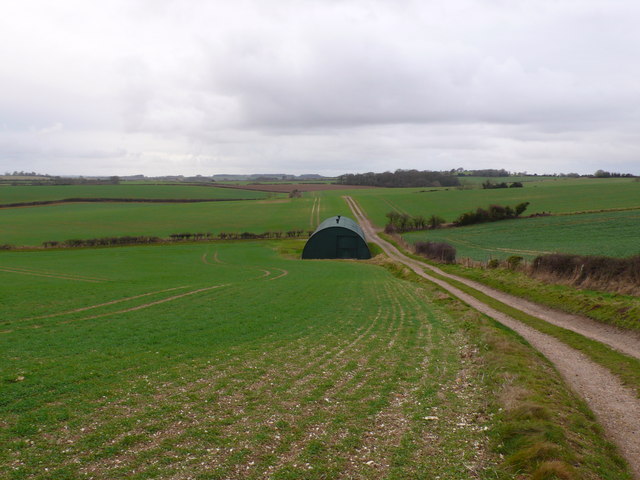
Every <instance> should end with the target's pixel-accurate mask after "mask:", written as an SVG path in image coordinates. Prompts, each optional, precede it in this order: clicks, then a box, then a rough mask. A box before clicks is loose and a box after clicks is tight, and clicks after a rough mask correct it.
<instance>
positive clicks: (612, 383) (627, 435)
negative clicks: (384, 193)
mask: <svg viewBox="0 0 640 480" xmlns="http://www.w3.org/2000/svg"><path fill="white" fill-rule="evenodd" d="M344 198H345V200H346V202H347V204H348V205H349V207H350V208H351V210H352V212H353V214H354V215H355V217H356V219H357V221H358V222H359V223H360V225H361V227H362V228H363V230H364V231H365V233H366V234H367V235H368V237H369V239H370V240H371V241H373V242H375V243H377V244H378V245H379V246H380V247H381V248H382V250H383V251H384V252H385V253H386V254H387V255H388V256H389V257H390V258H392V259H393V260H395V261H397V262H400V263H403V264H404V265H406V266H407V267H409V268H410V269H411V270H413V271H414V272H415V273H416V274H418V275H420V276H421V277H423V278H425V279H427V280H429V281H431V282H433V283H435V284H437V285H439V286H440V287H442V288H443V289H445V290H447V291H448V292H449V293H451V294H453V295H455V296H456V297H458V298H459V299H461V300H462V301H464V302H465V303H467V304H468V305H470V306H472V307H474V308H475V309H477V310H479V311H480V312H482V313H484V314H486V315H488V316H490V317H492V318H493V319H495V320H497V321H498V322H500V323H502V324H503V325H505V326H507V327H509V328H511V329H512V330H514V331H516V332H517V333H518V334H520V335H521V336H522V337H523V338H524V339H525V340H527V341H528V342H529V343H530V344H531V345H532V346H533V347H535V348H536V349H537V350H538V351H540V352H541V353H543V354H544V355H545V356H546V357H547V358H548V359H549V360H550V361H551V362H552V363H553V364H554V365H555V366H556V368H557V369H558V371H559V372H560V373H561V375H562V376H563V377H564V379H565V380H566V381H567V383H568V384H569V385H570V386H571V387H572V388H573V389H575V390H576V391H577V392H578V393H579V394H580V395H581V396H582V397H583V398H584V399H585V401H586V402H587V404H588V405H589V407H590V408H591V409H592V410H593V412H594V413H595V414H596V416H597V417H598V419H599V421H600V422H601V424H602V425H603V427H604V429H605V431H606V433H607V435H608V436H609V437H610V438H611V439H612V440H613V441H614V442H615V443H616V444H617V446H618V447H619V448H620V451H621V453H622V455H623V456H624V457H625V458H626V460H627V461H628V462H629V465H630V467H631V470H632V471H633V472H634V475H635V477H636V478H640V399H638V396H637V395H636V394H635V392H633V391H632V390H631V389H629V388H627V387H625V386H624V385H623V384H622V383H621V381H620V380H619V378H618V377H617V376H615V375H614V374H612V373H611V372H610V371H609V370H607V369H606V368H604V367H602V366H600V365H598V364H596V363H594V362H593V361H591V360H590V359H589V358H587V357H586V355H584V354H583V353H581V352H579V351H578V350H575V349H573V348H571V347H569V346H567V345H566V344H564V343H563V342H561V341H560V340H558V339H556V338H555V337H553V336H551V335H547V334H544V333H541V332H539V331H538V330H535V329H534V328H531V327H529V326H527V325H525V324H523V323H521V322H519V321H518V320H515V319H514V318H512V317H510V316H508V315H506V314H504V313H502V312H499V311H497V310H495V309H493V308H491V307H489V306H487V305H486V304H484V303H483V302H481V301H479V300H477V299H476V298H474V297H473V296H471V295H469V294H467V293H465V292H463V291H462V290H460V289H458V288H456V287H454V286H452V285H450V284H449V283H447V282H446V281H443V280H440V279H438V278H435V277H434V276H431V275H429V274H427V273H425V271H424V270H425V269H427V268H428V269H431V270H434V271H436V272H437V273H438V274H439V275H442V276H445V277H447V278H449V279H451V280H455V281H457V282H461V283H464V284H465V285H468V286H472V287H473V288H477V289H478V290H480V291H482V292H483V293H485V294H487V295H490V296H495V298H498V297H499V300H500V301H502V302H504V303H506V304H508V305H510V306H511V307H514V308H516V309H519V310H521V311H525V312H527V313H529V314H531V315H534V316H539V317H540V318H543V319H545V320H547V321H549V322H552V323H559V324H560V322H561V324H562V325H563V326H565V328H571V329H572V330H575V331H579V333H581V334H582V335H585V336H589V337H590V338H593V339H595V340H598V341H600V342H603V343H606V344H607V345H610V346H612V347H613V348H615V349H617V350H619V351H622V352H625V353H628V354H629V355H632V356H635V357H636V358H638V352H639V351H640V342H639V341H638V339H637V337H636V338H635V339H634V338H633V336H632V335H629V334H627V337H626V338H623V336H621V334H620V332H617V331H614V330H613V329H611V328H610V327H607V326H601V327H598V325H597V324H595V323H593V324H589V326H588V327H586V326H585V325H586V323H585V322H584V320H583V319H581V318H580V317H577V316H573V315H566V314H562V315H558V314H557V312H552V311H551V310H549V309H544V308H542V307H539V306H537V305H535V304H532V303H531V302H525V301H524V300H521V299H519V298H516V297H512V296H507V295H506V294H502V293H500V294H498V293H497V292H495V291H493V290H492V289H489V288H487V287H484V286H482V285H480V284H477V283H476V282H471V281H469V280H467V279H464V278H461V277H457V276H455V275H450V274H446V273H444V272H442V271H441V270H439V269H436V268H435V267H431V266H429V265H426V264H424V263H422V262H418V261H416V260H414V259H411V258H410V257H407V256H406V255H404V254H402V253H401V252H400V251H399V250H398V249H397V248H396V247H394V246H393V245H391V244H390V243H388V242H386V241H384V240H383V239H381V238H380V237H379V236H378V235H377V232H376V230H375V229H374V228H373V226H372V224H371V222H369V220H368V219H367V217H366V216H365V215H364V213H363V212H362V210H361V209H360V207H359V206H358V205H357V204H356V203H355V201H354V200H353V199H352V198H351V197H348V196H345V197H344ZM556 319H557V320H556Z"/></svg>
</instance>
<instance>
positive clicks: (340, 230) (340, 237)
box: [302, 215, 371, 260]
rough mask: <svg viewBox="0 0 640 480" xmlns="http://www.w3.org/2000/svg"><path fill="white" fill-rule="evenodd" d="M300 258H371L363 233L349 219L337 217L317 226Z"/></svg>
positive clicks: (358, 226)
mask: <svg viewBox="0 0 640 480" xmlns="http://www.w3.org/2000/svg"><path fill="white" fill-rule="evenodd" d="M302 258H357V259H362V260H366V259H368V258H371V252H369V247H368V246H367V242H366V240H365V238H364V232H363V231H362V229H361V228H360V225H358V224H357V223H356V222H354V221H353V220H351V219H350V218H347V217H343V216H340V215H338V216H337V217H331V218H327V219H326V220H325V221H324V222H322V223H321V224H320V225H318V228H316V231H315V232H313V235H311V237H309V240H308V241H307V244H306V245H305V246H304V250H303V251H302Z"/></svg>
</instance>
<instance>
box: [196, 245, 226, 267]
mask: <svg viewBox="0 0 640 480" xmlns="http://www.w3.org/2000/svg"><path fill="white" fill-rule="evenodd" d="M200 259H201V260H202V263H204V264H205V265H225V262H223V261H222V260H220V259H219V258H218V251H217V250H216V251H215V252H214V254H213V262H210V261H209V249H207V251H206V252H204V253H203V254H202V257H200Z"/></svg>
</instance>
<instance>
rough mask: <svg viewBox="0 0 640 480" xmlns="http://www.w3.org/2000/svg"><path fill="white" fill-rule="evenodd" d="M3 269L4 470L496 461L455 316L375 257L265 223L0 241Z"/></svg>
mask: <svg viewBox="0 0 640 480" xmlns="http://www.w3.org/2000/svg"><path fill="white" fill-rule="evenodd" d="M0 283H1V284H2V287H3V288H2V303H1V305H2V307H1V309H2V311H1V316H0V318H2V322H1V324H0V344H1V346H0V352H1V356H2V358H1V359H0V369H1V374H0V377H1V378H2V398H1V401H0V419H1V422H0V443H2V445H4V446H5V447H6V448H3V449H2V450H1V451H0V465H1V466H0V472H1V473H0V476H1V477H2V478H84V477H87V478H89V477H92V478H124V477H125V476H126V477H127V478H151V477H157V478H169V477H171V476H174V475H175V476H177V477H180V478H181V476H182V475H185V474H186V473H185V472H188V473H189V476H190V477H189V478H229V477H233V478H262V477H264V476H268V475H271V474H273V475H275V476H276V478H278V477H280V478H301V477H310V478H327V477H331V476H336V475H338V474H340V475H344V474H345V472H349V473H350V474H352V475H353V478H372V477H382V476H384V475H386V474H389V475H394V476H404V477H406V478H416V477H415V476H414V475H418V476H420V475H427V474H428V472H434V471H437V472H439V473H440V474H441V475H443V478H444V477H446V478H461V479H462V478H468V475H469V472H470V471H476V470H478V471H483V469H484V468H487V469H491V468H492V467H493V466H494V464H495V462H496V456H495V454H494V453H492V452H491V451H489V449H488V446H487V445H488V442H489V439H488V434H487V431H486V430H489V425H490V421H491V417H492V415H493V412H492V410H493V409H494V408H495V405H494V404H493V402H494V401H495V398H494V396H493V392H492V391H491V389H490V387H489V385H487V384H486V383H484V382H483V381H482V380H481V379H482V378H483V375H481V374H480V373H481V370H482V369H483V367H482V365H481V362H480V361H479V352H478V350H477V348H476V347H475V346H474V344H473V342H472V341H470V339H469V338H467V336H468V333H467V332H466V331H465V330H464V329H461V328H460V327H461V325H462V323H463V319H461V318H454V316H452V315H450V314H449V313H447V311H446V310H445V308H443V305H444V304H443V302H442V298H440V301H439V300H438V298H439V296H441V294H439V293H437V292H435V291H432V290H428V289H424V288H421V287H417V286H415V285H412V284H410V283H407V282H404V281H401V280H398V279H396V278H394V277H393V276H391V275H390V274H389V273H387V271H386V270H384V269H382V268H380V267H376V266H373V265H367V264H357V263H355V262H319V261H306V262H301V261H294V260H286V259H283V258H282V257H280V256H278V255H277V254H276V252H275V251H274V250H273V248H272V245H270V244H269V245H267V244H265V243H264V242H263V243H262V244H255V243H245V244H242V245H240V246H238V245H233V244H219V245H215V246H214V245H211V246H206V245H191V246H162V247H131V248H114V249H99V250H75V251H45V252H5V253H3V254H2V255H1V256H0ZM439 304H441V305H439ZM198 475H200V476H198ZM207 475H210V476H207Z"/></svg>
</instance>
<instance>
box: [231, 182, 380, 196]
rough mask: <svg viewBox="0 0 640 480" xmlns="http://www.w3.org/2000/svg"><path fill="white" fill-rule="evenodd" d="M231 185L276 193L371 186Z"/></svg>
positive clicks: (353, 188)
mask: <svg viewBox="0 0 640 480" xmlns="http://www.w3.org/2000/svg"><path fill="white" fill-rule="evenodd" d="M229 187H233V188H238V189H241V190H250V191H259V192H276V193H289V192H291V191H293V190H299V191H300V192H317V191H323V190H358V189H363V188H364V189H369V188H371V187H360V186H354V185H336V184H333V183H329V182H323V183H321V182H314V183H266V182H265V183H234V184H229Z"/></svg>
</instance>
